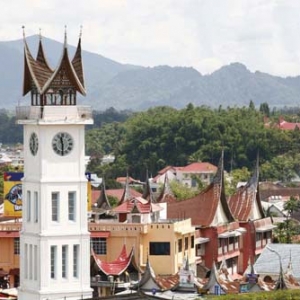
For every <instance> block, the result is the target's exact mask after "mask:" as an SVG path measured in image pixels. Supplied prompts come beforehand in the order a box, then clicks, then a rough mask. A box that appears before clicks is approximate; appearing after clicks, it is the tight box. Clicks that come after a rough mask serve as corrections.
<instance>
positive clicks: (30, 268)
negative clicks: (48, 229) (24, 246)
mask: <svg viewBox="0 0 300 300" xmlns="http://www.w3.org/2000/svg"><path fill="white" fill-rule="evenodd" d="M32 269H33V253H32V245H29V279H32Z"/></svg>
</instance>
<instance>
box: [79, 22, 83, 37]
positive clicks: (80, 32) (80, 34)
mask: <svg viewBox="0 0 300 300" xmlns="http://www.w3.org/2000/svg"><path fill="white" fill-rule="evenodd" d="M81 36H82V25H80V31H79V39H81Z"/></svg>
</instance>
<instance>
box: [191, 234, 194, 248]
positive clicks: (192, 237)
mask: <svg viewBox="0 0 300 300" xmlns="http://www.w3.org/2000/svg"><path fill="white" fill-rule="evenodd" d="M194 247H195V237H194V236H193V235H192V236H191V248H194Z"/></svg>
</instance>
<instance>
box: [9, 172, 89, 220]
mask: <svg viewBox="0 0 300 300" xmlns="http://www.w3.org/2000/svg"><path fill="white" fill-rule="evenodd" d="M22 178H23V173H22V172H5V173H4V174H3V196H4V216H6V217H17V218H20V217H22V204H23V203H22V182H21V179H22ZM86 178H87V180H88V182H87V208H88V211H91V210H92V185H91V174H90V173H86Z"/></svg>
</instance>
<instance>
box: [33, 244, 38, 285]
mask: <svg viewBox="0 0 300 300" xmlns="http://www.w3.org/2000/svg"><path fill="white" fill-rule="evenodd" d="M33 255H34V272H33V276H34V280H37V272H38V267H37V264H38V253H37V245H34V254H33Z"/></svg>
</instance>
